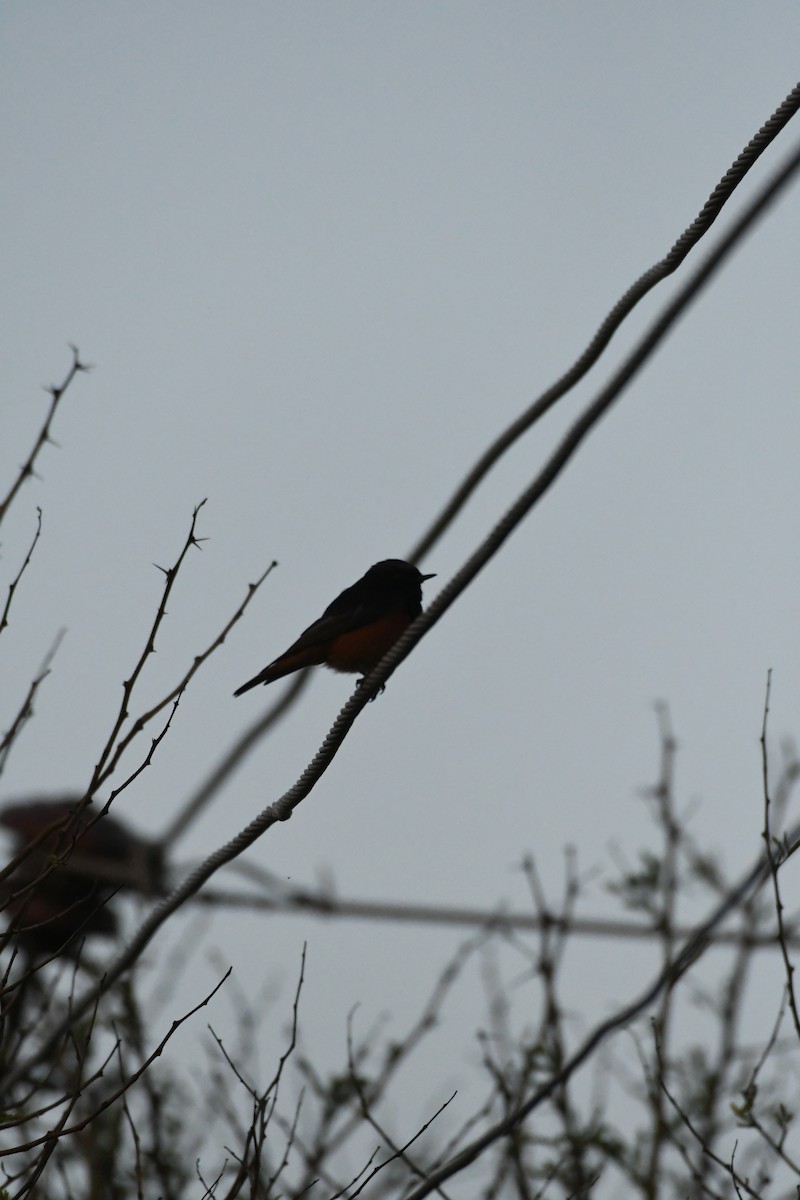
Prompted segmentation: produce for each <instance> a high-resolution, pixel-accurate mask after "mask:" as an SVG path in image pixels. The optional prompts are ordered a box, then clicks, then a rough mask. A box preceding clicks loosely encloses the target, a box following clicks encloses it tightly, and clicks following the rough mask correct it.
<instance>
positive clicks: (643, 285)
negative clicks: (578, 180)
mask: <svg viewBox="0 0 800 1200" xmlns="http://www.w3.org/2000/svg"><path fill="white" fill-rule="evenodd" d="M798 108H800V83H798V84H796V86H795V87H794V88H792V90H791V91H790V92H789V94H788V96H787V97H786V99H785V100H783V101H782V102H781V104H779V105H778V107H777V108H776V110H775V112H774V113H773V114H772V116H771V117H770V118H769V120H768V121H765V122H764V124H763V125H762V126H761V128H760V129H759V131H758V133H757V134H756V135H755V136H754V137H753V138H751V139H750V141H749V142H748V143H747V145H746V146H745V148H744V150H742V152H741V154H740V155H739V157H738V158H737V159H736V161H735V162H734V163H733V164H732V166H731V167H729V169H728V170H727V171H726V172H725V174H724V175H723V177H722V179H720V181H719V183H718V184H717V186H716V187H715V188H714V190H713V192H712V193H711V195H710V196H709V198H708V199H707V200H706V202H705V204H704V205H703V207H702V209H701V210H700V212H699V213H698V214H697V216H696V217H695V219H694V220H693V221H692V223H691V225H689V226H688V228H686V229H685V230H684V232H683V233H682V234H681V236H680V237H679V238H678V240H677V241H676V242H675V244H674V245H673V247H672V249H671V250H670V251H669V253H668V254H666V255H665V257H664V258H662V259H661V260H660V261H659V262H657V263H655V264H654V265H653V266H652V267H650V268H649V269H648V270H647V271H645V272H644V274H643V275H640V276H639V278H638V279H637V280H636V282H635V283H633V284H631V286H630V287H629V288H628V290H627V291H626V292H625V294H624V295H623V296H622V297H621V298H620V299H619V300H618V301H617V303H616V304H615V305H614V307H613V308H612V309H611V311H610V312H609V313H608V316H607V317H606V318H605V320H604V321H603V323H602V324H601V325H600V328H599V329H598V330H597V332H596V333H595V335H594V337H593V338H592V340H591V341H590V342H589V345H588V346H587V347H586V349H585V350H584V351H583V353H582V354H581V355H580V356H579V357H578V358H577V359H576V360H575V362H574V363H573V364H572V366H571V367H570V368H569V370H568V371H566V372H565V373H564V374H563V375H562V376H561V378H560V379H557V380H556V382H555V383H554V384H552V386H551V387H549V388H548V389H547V391H545V392H543V393H542V395H541V396H539V398H538V399H537V400H535V401H534V403H533V404H532V405H531V406H530V408H528V409H526V410H525V412H523V413H521V414H520V416H518V417H517V418H515V420H514V421H512V422H511V424H510V425H509V426H508V427H507V428H506V429H504V430H503V432H502V433H501V434H500V435H499V436H498V437H497V438H496V439H495V440H494V442H492V444H491V445H490V446H489V447H488V448H487V449H486V450H485V451H484V452H483V454H481V456H480V458H479V459H478V461H477V462H476V463H475V466H474V467H473V468H472V469H471V471H469V473H468V474H467V475H466V476H465V477H464V480H463V481H462V483H460V484H459V486H458V487H457V488H456V490H455V492H454V493H453V495H452V497H451V499H450V500H449V501H448V502H447V504H446V505H445V507H444V508H443V509H442V511H441V513H440V514H439V516H438V517H437V518H436V519H435V521H434V522H433V524H432V525H431V526H430V528H429V529H428V530H427V532H426V533H424V534H423V535H422V537H421V538H420V540H419V541H418V542H417V544H416V546H415V547H414V549H413V550H412V552H411V554H410V555H409V561H410V562H413V563H418V562H419V561H420V560H421V559H422V558H424V557H425V555H426V554H427V553H428V552H429V550H430V549H431V547H432V546H433V545H435V543H436V542H438V540H439V538H440V537H441V536H442V534H443V533H444V531H445V529H446V528H447V526H448V525H449V524H450V522H451V521H452V520H453V518H454V517H456V516H457V515H458V513H459V512H460V511H461V509H462V508H463V507H464V505H465V504H466V502H467V500H468V499H469V498H470V496H471V495H472V493H473V492H474V491H475V489H476V488H477V487H478V484H479V483H480V482H481V481H482V480H483V479H484V477H485V476H486V475H487V474H488V473H489V471H490V470H491V468H492V467H493V466H494V464H495V463H496V462H497V460H498V459H499V458H500V457H501V455H502V454H503V453H504V452H505V451H506V450H507V449H508V448H509V446H511V445H513V443H514V442H515V441H516V440H517V438H519V437H521V436H522V435H523V433H526V432H527V431H528V430H529V429H530V428H531V426H532V425H534V424H535V423H536V422H537V421H538V420H539V418H540V417H543V416H544V414H545V413H546V412H547V411H548V410H549V409H550V408H552V406H553V405H554V404H555V403H556V401H557V400H560V399H561V397H562V396H563V395H565V394H566V393H567V392H568V391H569V390H570V388H573V387H574V386H575V384H576V383H578V382H579V381H580V380H581V379H583V377H584V375H585V374H586V373H587V372H588V371H589V369H590V367H592V366H594V364H595V363H596V362H597V360H598V358H599V357H600V355H601V354H602V352H603V350H605V348H606V346H607V345H608V343H609V342H610V341H611V338H612V337H613V335H614V334H615V333H616V331H617V329H618V328H619V327H620V325H621V324H622V322H623V321H624V319H625V317H627V315H628V313H630V312H631V310H632V309H634V308H635V307H636V305H637V304H638V303H639V301H640V300H642V299H643V298H644V297H645V296H646V295H647V293H648V292H649V291H651V290H652V289H653V288H654V287H655V285H656V284H657V283H660V282H661V280H662V279H666V278H667V277H668V276H669V275H672V274H673V273H674V272H675V271H677V269H678V267H679V266H680V265H681V263H682V262H683V260H684V259H685V258H686V256H687V254H688V253H689V251H690V250H691V249H692V247H693V246H695V245H696V244H697V242H699V240H700V238H701V237H702V236H703V234H705V233H707V231H708V230H709V229H710V228H711V226H712V225H713V224H714V222H715V221H716V219H717V217H718V216H719V214H720V212H721V211H722V208H723V206H724V205H725V204H726V202H727V201H728V200H729V199H730V197H731V195H732V194H733V192H734V191H735V189H736V188H737V187H738V185H739V184H740V183H741V181H742V180H743V179H744V177H745V175H746V174H747V172H748V171H749V170H750V168H751V167H752V166H753V164H754V163H755V162H756V161H757V160H758V158H760V156H761V155H762V154H763V153H764V151H765V150H766V148H767V147H768V146H769V145H770V144H771V143H772V142H773V141H774V140H775V138H776V137H777V136H778V134H779V133H780V131H781V130H782V129H783V128H784V126H785V125H786V124H787V123H788V122H789V121H790V120H791V118H792V117H793V116H794V114H795V113H796V112H797V110H798Z"/></svg>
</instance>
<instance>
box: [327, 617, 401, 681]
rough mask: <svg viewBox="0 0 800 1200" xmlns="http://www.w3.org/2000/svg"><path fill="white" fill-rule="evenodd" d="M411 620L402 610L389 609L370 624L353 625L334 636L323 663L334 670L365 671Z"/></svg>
mask: <svg viewBox="0 0 800 1200" xmlns="http://www.w3.org/2000/svg"><path fill="white" fill-rule="evenodd" d="M410 624H411V621H410V619H409V618H408V617H407V616H406V614H405V613H391V614H390V615H389V616H388V617H381V618H380V620H379V621H373V622H372V624H371V625H364V626H362V628H361V629H353V630H351V631H350V632H349V633H342V634H340V635H339V637H337V638H334V639H333V641H332V642H331V643H330V645H329V647H328V652H327V654H326V656H325V662H326V665H327V666H329V667H332V668H333V670H334V671H347V672H352V673H354V674H355V673H360V674H362V675H363V674H366V673H367V672H368V671H371V670H372V668H373V667H374V666H376V664H377V663H379V662H380V660H381V659H382V658H383V656H384V654H385V653H386V651H387V650H388V649H389V648H390V647H391V646H393V645H394V644H395V642H396V641H397V639H398V638H399V637H400V634H401V633H403V632H404V630H406V629H407V628H408V626H409V625H410Z"/></svg>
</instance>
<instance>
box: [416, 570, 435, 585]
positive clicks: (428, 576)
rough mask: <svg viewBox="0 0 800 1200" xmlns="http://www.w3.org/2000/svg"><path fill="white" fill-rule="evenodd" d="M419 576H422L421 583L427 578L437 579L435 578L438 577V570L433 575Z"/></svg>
mask: <svg viewBox="0 0 800 1200" xmlns="http://www.w3.org/2000/svg"><path fill="white" fill-rule="evenodd" d="M419 578H420V582H421V583H424V581H425V580H426V579H435V578H436V572H435V571H434V572H433V574H432V575H420V577H419Z"/></svg>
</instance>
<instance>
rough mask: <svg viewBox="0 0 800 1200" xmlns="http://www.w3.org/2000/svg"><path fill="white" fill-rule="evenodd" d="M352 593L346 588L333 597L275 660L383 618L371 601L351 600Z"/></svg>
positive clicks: (380, 607) (379, 608)
mask: <svg viewBox="0 0 800 1200" xmlns="http://www.w3.org/2000/svg"><path fill="white" fill-rule="evenodd" d="M352 591H353V588H347V589H346V590H345V591H343V592H342V594H341V595H340V596H337V597H336V599H335V600H334V601H333V603H332V604H329V605H328V607H327V608H326V609H325V612H324V613H323V614H322V616H321V617H320V618H319V620H317V621H314V623H313V624H312V625H309V627H308V629H305V630H303V632H302V633H301V634H300V637H299V638H298V639H297V641H296V642H294V644H293V645H291V646H290V647H289V649H288V650H285V651H284V653H283V654H281V655H280V656H279V657H278V658H277V659H276V660H275V661H276V662H279V661H280V659H282V658H288V657H289V656H290V655H294V654H298V653H299V652H300V651H301V650H308V649H310V648H311V647H312V646H319V645H322V644H324V643H325V642H330V641H332V640H333V639H334V638H337V637H340V636H341V635H342V634H343V633H352V631H353V630H354V629H360V628H361V627H362V625H370V624H371V623H372V622H373V621H377V620H378V618H379V617H382V616H384V615H385V609H384V607H382V606H381V605H380V604H379V603H378V602H376V601H375V600H374V599H372V598H369V597H368V598H367V599H364V598H361V599H359V598H354V597H353V596H352V595H350V593H351V592H352Z"/></svg>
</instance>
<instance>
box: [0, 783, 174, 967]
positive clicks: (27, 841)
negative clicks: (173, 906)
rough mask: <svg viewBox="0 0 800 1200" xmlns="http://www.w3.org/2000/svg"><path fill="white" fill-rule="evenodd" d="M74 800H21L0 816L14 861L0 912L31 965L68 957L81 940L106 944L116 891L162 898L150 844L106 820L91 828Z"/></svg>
mask: <svg viewBox="0 0 800 1200" xmlns="http://www.w3.org/2000/svg"><path fill="white" fill-rule="evenodd" d="M80 798H81V797H80V793H77V794H74V795H67V794H65V795H59V796H51V797H49V798H47V799H29V798H26V799H24V800H21V801H19V802H18V803H15V804H8V805H5V806H4V807H3V808H2V809H0V826H2V828H3V829H6V830H8V831H9V833H10V835H11V837H12V839H13V842H14V846H13V850H14V857H15V858H16V859H19V861H18V863H17V864H16V865H15V866H14V868H13V870H12V872H11V873H8V874H6V875H5V877H4V878H3V880H2V881H0V907H4V909H5V911H6V912H7V914H8V916H9V918H10V922H9V930H10V933H11V936H12V937H13V938H14V939H15V940H17V941H18V942H19V943H20V945H22V946H23V947H24V948H25V949H26V950H27V951H28V952H29V953H30V954H32V955H34V956H35V957H38V956H40V955H55V954H61V953H65V954H69V955H73V956H74V955H75V954H76V953H77V952H78V950H79V949H80V944H81V941H82V940H83V939H84V938H90V937H113V936H114V935H115V933H116V932H117V915H116V912H115V906H114V903H113V901H114V898H115V895H116V893H117V892H118V891H119V890H120V889H129V890H132V891H136V892H140V893H141V894H142V895H144V896H154V895H160V894H162V893H163V891H164V867H165V864H164V861H163V853H162V851H161V848H160V847H159V846H158V844H157V843H156V842H150V841H147V840H146V839H144V838H140V837H138V836H137V835H136V834H135V833H133V832H132V831H131V830H130V829H129V828H128V827H127V826H126V825H124V824H123V823H122V822H121V821H118V820H116V818H115V817H113V816H111V815H110V814H108V813H106V814H105V815H103V816H102V818H101V819H100V820H95V819H93V818H92V816H91V814H90V812H89V810H88V809H84V810H82V811H79V810H78V802H79V800H80ZM6 871H8V868H6Z"/></svg>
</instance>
